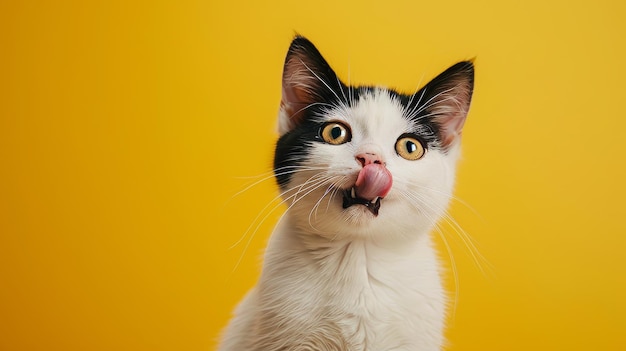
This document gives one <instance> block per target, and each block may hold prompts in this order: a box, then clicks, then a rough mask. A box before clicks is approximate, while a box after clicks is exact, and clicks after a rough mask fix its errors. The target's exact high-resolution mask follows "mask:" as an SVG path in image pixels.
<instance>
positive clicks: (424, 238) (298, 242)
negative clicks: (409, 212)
mask: <svg viewBox="0 0 626 351" xmlns="http://www.w3.org/2000/svg"><path fill="white" fill-rule="evenodd" d="M431 247H432V243H431V238H430V236H429V234H428V232H427V231H426V230H425V231H424V232H422V233H420V232H412V233H406V235H398V233H372V235H362V236H358V235H353V236H347V237H346V236H342V235H341V234H337V233H326V232H325V233H320V232H318V231H317V230H315V229H314V228H302V227H297V226H295V225H293V222H292V220H291V219H290V218H289V217H287V218H285V219H284V220H283V221H282V222H281V223H279V225H278V226H277V227H276V229H275V230H274V233H273V235H272V238H271V239H270V245H269V247H268V254H270V255H271V254H272V253H273V252H275V253H277V254H278V257H279V258H280V260H284V259H285V256H286V255H290V256H293V257H296V258H297V259H298V260H300V261H306V263H307V264H313V266H315V265H341V264H345V262H343V263H342V259H344V258H345V257H347V254H350V255H348V256H352V257H356V256H357V255H360V256H362V257H363V259H365V260H374V261H376V262H377V263H378V264H385V263H389V264H394V263H395V262H397V261H398V260H403V259H405V258H408V259H413V258H414V257H415V256H416V255H424V254H425V253H426V252H428V253H430V252H432V250H431ZM422 251H424V252H422Z"/></svg>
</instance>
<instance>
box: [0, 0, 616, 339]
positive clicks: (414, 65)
mask: <svg viewBox="0 0 626 351" xmlns="http://www.w3.org/2000/svg"><path fill="white" fill-rule="evenodd" d="M624 18H626V7H625V5H624V2H623V1H615V0H614V1H539V0H529V1H516V2H507V1H466V0H463V1H461V0H454V1H448V2H440V1H432V0H430V1H395V0H391V1H345V2H342V1H319V2H295V1H277V2H263V1H255V2H252V1H250V2H237V1H224V0H220V1H172V2H164V1H139V2H133V1H91V2H90V1H75V2H71V1H47V2H46V1H21V2H10V1H3V2H2V3H0V349H1V350H212V349H214V347H215V340H216V338H217V337H218V334H219V331H220V330H221V328H223V326H224V325H225V324H226V323H227V321H228V318H229V315H230V311H231V310H232V308H233V307H234V306H235V304H236V303H237V301H239V299H240V298H241V297H242V296H243V294H244V293H245V291H246V290H247V289H248V288H250V287H251V286H252V285H253V284H254V282H255V280H256V278H257V276H258V274H259V263H260V256H261V253H262V248H263V247H264V245H265V242H266V240H267V237H268V235H269V232H270V231H271V228H272V223H273V222H274V221H275V220H276V219H277V218H278V216H279V215H280V212H281V210H282V209H281V208H277V209H276V210H275V211H271V209H272V207H271V206H270V207H266V205H267V204H268V203H273V204H275V202H272V199H274V196H275V195H276V189H275V187H274V183H273V180H272V179H271V178H270V179H267V180H265V181H261V182H260V183H259V184H258V185H255V186H253V187H251V188H250V189H248V190H246V191H244V192H242V193H238V192H239V191H240V190H242V189H245V188H246V186H247V185H250V184H253V183H254V182H255V181H259V180H262V179H263V177H264V176H266V175H268V174H269V173H267V172H269V171H270V170H271V168H270V167H271V160H272V148H273V144H274V141H275V138H276V134H275V132H274V125H275V116H276V112H277V108H278V103H279V99H280V77H281V70H282V62H283V58H284V55H285V52H286V50H287V47H288V45H289V42H290V40H291V38H292V36H293V34H294V33H295V32H296V31H297V32H299V33H301V34H303V35H306V36H308V37H309V38H310V39H311V40H312V41H314V42H315V43H316V44H317V46H318V48H319V49H320V50H321V51H322V52H323V54H324V55H325V56H326V58H327V59H328V60H329V61H330V63H331V65H333V67H334V68H335V69H336V71H337V72H338V74H339V75H340V76H341V77H342V78H343V79H344V80H347V79H348V77H349V78H350V80H351V82H353V83H354V82H356V83H367V84H382V85H387V86H391V87H395V88H398V89H400V90H403V91H407V92H410V91H413V90H415V89H416V88H417V87H418V85H419V84H420V83H421V84H423V83H425V82H426V81H428V79H430V78H432V77H434V76H435V75H436V74H437V73H439V72H440V71H441V70H443V69H445V68H447V67H448V66H449V65H451V64H453V63H455V62H457V61H459V60H463V59H468V58H473V57H475V58H476V61H475V62H476V89H475V95H474V102H473V105H472V109H471V112H470V115H469V119H468V121H467V124H466V128H465V131H464V140H463V143H464V158H463V160H462V161H461V163H460V167H459V175H458V183H457V191H456V195H457V198H458V199H457V200H455V201H454V202H453V204H452V206H451V210H450V211H451V214H452V216H453V217H454V218H455V219H456V221H457V222H458V223H459V225H460V226H461V227H462V228H463V229H464V230H465V232H467V233H468V234H469V235H471V236H472V238H473V239H474V240H475V241H476V246H477V248H478V250H479V252H480V254H482V255H483V256H484V258H485V259H482V258H480V257H478V259H477V260H478V263H476V262H475V260H474V259H473V257H472V252H473V253H474V255H478V254H477V253H476V252H475V251H471V250H469V249H468V248H467V245H466V244H465V243H464V241H463V239H462V236H461V235H460V234H459V233H458V232H457V230H455V228H454V227H453V226H450V225H443V235H444V237H445V238H446V241H447V242H448V244H449V246H450V252H451V254H449V253H448V252H447V251H446V247H445V244H444V243H443V241H441V242H440V246H441V247H440V249H441V252H442V253H441V257H442V260H443V261H444V263H445V264H446V266H448V267H449V268H450V269H449V274H448V275H447V278H446V279H447V285H448V288H449V289H450V291H451V295H452V296H455V293H454V292H453V291H457V294H456V296H457V298H456V303H455V304H454V309H453V311H451V314H450V318H449V323H448V325H449V328H448V331H447V336H448V338H449V340H450V347H449V349H450V350H622V349H624V348H626V334H625V333H624V332H625V330H626V303H625V302H624V300H625V299H624V297H625V296H626V288H625V283H626V282H625V276H626V274H625V273H626V260H625V257H626V239H625V236H626V211H624V208H625V206H624V199H625V198H626V186H625V185H624V183H625V182H626V172H625V169H626V167H625V162H624V155H625V154H626V133H625V130H626V114H625V112H624V101H625V97H626V88H625V87H626V84H625V81H626V68H625V62H626V45H625V38H626V25H625V24H624ZM259 213H260V214H261V215H259ZM434 235H435V236H436V237H437V238H441V236H439V235H437V234H436V233H435V234H434ZM438 240H439V239H438ZM466 240H467V239H466ZM451 257H452V258H453V259H454V264H451ZM452 268H456V277H457V281H456V283H455V279H454V278H453V274H452V272H453V270H452Z"/></svg>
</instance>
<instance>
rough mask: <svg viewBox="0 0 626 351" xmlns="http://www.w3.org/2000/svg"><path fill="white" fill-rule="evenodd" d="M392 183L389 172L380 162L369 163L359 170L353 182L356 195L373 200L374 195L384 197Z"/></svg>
mask: <svg viewBox="0 0 626 351" xmlns="http://www.w3.org/2000/svg"><path fill="white" fill-rule="evenodd" d="M392 183H393V180H392V177H391V173H390V172H389V170H387V167H385V166H384V165H382V164H377V163H371V164H369V165H366V166H365V167H363V169H361V172H359V175H358V177H357V178H356V184H354V190H355V191H356V196H358V197H360V198H362V199H365V200H368V201H373V200H375V199H376V197H385V196H387V194H388V193H389V190H391V184H392Z"/></svg>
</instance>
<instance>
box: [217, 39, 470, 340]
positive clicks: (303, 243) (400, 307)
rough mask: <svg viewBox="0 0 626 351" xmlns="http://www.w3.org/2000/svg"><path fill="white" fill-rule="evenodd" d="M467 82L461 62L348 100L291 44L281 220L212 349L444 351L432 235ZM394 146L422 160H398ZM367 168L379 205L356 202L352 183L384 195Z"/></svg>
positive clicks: (349, 93)
mask: <svg viewBox="0 0 626 351" xmlns="http://www.w3.org/2000/svg"><path fill="white" fill-rule="evenodd" d="M473 75H474V70H473V65H472V63H471V62H460V63H458V64H456V65H454V66H452V67H450V68H449V69H448V70H446V71H445V72H443V73H442V74H440V75H439V76H438V77H436V78H435V79H433V80H432V81H431V82H430V83H428V84H427V85H426V86H424V87H423V88H422V89H421V90H419V91H418V92H417V93H415V94H412V95H404V94H400V93H398V92H395V91H392V90H389V89H385V88H379V87H350V86H348V85H345V84H344V83H343V82H341V80H340V79H338V77H337V76H336V75H335V73H334V72H333V70H332V69H331V68H330V66H329V65H328V63H327V62H326V61H325V60H324V58H323V57H322V56H321V54H320V53H319V52H318V51H317V49H316V48H315V47H314V46H313V44H311V43H310V42H309V41H308V40H306V39H305V38H302V37H296V38H295V39H294V41H293V42H292V44H291V47H290V49H289V52H288V54H287V58H286V60H285V68H284V73H283V98H282V101H281V109H280V113H279V132H280V138H279V140H278V142H277V146H276V156H275V164H274V166H275V170H274V171H275V175H276V179H277V182H278V184H279V187H280V190H281V195H282V198H283V199H284V202H285V204H286V205H287V206H288V208H287V211H286V213H285V215H284V216H283V217H282V219H281V220H280V222H279V223H278V224H277V226H276V228H275V230H274V232H273V233H272V236H271V239H270V242H269V244H268V247H267V250H266V253H265V260H264V265H263V272H262V275H261V277H260V280H259V282H258V284H257V286H256V287H254V288H253V289H252V290H251V291H250V292H249V294H248V295H247V296H246V297H245V299H244V300H243V301H242V302H241V304H240V305H239V306H238V308H237V309H236V311H235V315H234V317H233V319H232V321H231V322H230V325H229V326H228V328H227V329H226V331H225V333H224V336H223V340H222V343H221V346H220V350H222V351H242V350H256V351H287V350H316V351H330V350H332V351H338V350H342V351H343V350H345V351H385V350H389V351H391V350H395V351H400V350H406V351H408V350H413V351H414V350H439V349H441V347H442V345H443V344H444V340H443V330H444V319H445V311H446V294H445V292H444V291H443V288H442V286H441V281H440V268H439V264H438V261H437V255H436V253H435V252H434V250H433V247H432V242H431V237H430V235H429V232H430V231H431V230H432V229H433V227H434V225H435V224H436V222H437V220H438V219H439V218H440V217H441V216H442V215H443V214H444V212H445V210H446V207H447V204H448V201H449V199H450V197H451V195H452V189H453V184H454V175H455V165H456V161H457V158H458V155H459V141H460V134H461V130H462V127H463V124H464V121H465V117H466V115H467V111H468V109H469V104H470V100H471V95H472V89H473ZM336 124H338V125H339V126H340V127H342V128H343V129H342V128H339V129H337V128H335V129H326V128H329V127H328V126H329V125H330V126H331V128H332V126H334V125H336ZM325 131H326V132H328V133H325ZM340 132H342V133H343V134H342V133H340ZM329 136H330V137H331V138H334V137H337V139H333V140H330V141H329V140H328V139H329ZM405 138H408V139H405ZM407 140H408V142H407ZM335 141H337V143H336V144H335ZM418 144H419V145H418ZM404 147H406V149H407V150H409V151H411V150H417V151H419V150H423V152H424V153H423V155H422V156H421V157H420V158H419V159H416V160H412V159H407V158H406V157H405V156H406V152H404V153H403V152H402V151H403V150H401V148H404ZM405 151H406V150H405ZM403 155H404V156H403ZM414 155H418V154H414ZM366 160H368V161H367V162H366ZM370 161H371V162H370ZM370 163H372V164H375V167H377V168H376V169H379V170H381V172H388V173H389V174H390V176H388V177H392V179H393V185H392V186H391V189H390V190H389V191H388V193H387V191H386V189H385V191H382V190H380V193H381V194H383V195H384V198H382V200H379V199H378V196H377V197H373V198H367V199H358V196H359V195H358V194H359V193H358V192H359V191H360V190H359V189H360V188H358V187H357V186H356V183H357V179H359V177H362V178H364V179H366V181H371V182H373V185H371V187H373V188H375V189H377V188H376V187H379V188H381V189H382V188H383V187H384V186H385V185H386V184H387V183H384V184H383V185H379V184H378V183H376V182H381V181H380V180H378V178H376V179H374V178H375V177H373V176H370V174H366V175H362V174H363V173H364V172H365V171H363V170H364V169H365V168H366V165H367V164H370ZM385 174H386V173H385ZM368 177H369V178H372V179H374V180H367V179H368ZM384 177H387V176H384ZM384 177H383V178H384ZM383 181H386V182H391V179H386V178H385V179H383ZM355 188H356V189H357V192H356V195H354V189H355ZM351 191H353V192H352V194H353V195H352V196H351V195H350V193H351ZM361 191H362V190H361ZM355 196H356V197H357V199H356V200H354V199H353V198H354V197H355ZM381 197H382V196H381ZM346 198H349V199H352V200H350V201H347V200H346ZM376 202H378V205H379V207H380V208H379V210H377V211H373V210H372V209H371V208H370V207H372V206H374V204H375V203H376Z"/></svg>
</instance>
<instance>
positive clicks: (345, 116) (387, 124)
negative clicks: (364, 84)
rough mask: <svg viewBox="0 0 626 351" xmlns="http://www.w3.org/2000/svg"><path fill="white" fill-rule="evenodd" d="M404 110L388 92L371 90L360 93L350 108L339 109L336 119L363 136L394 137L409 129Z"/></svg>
mask: <svg viewBox="0 0 626 351" xmlns="http://www.w3.org/2000/svg"><path fill="white" fill-rule="evenodd" d="M404 110H405V108H404V106H403V104H402V103H401V101H400V100H399V99H398V98H397V96H395V95H393V94H391V93H390V92H389V90H387V89H385V88H371V89H367V90H364V91H360V92H359V95H358V96H357V97H355V99H354V102H353V103H352V104H350V106H343V107H342V108H340V109H339V115H340V116H338V117H339V118H340V119H341V120H343V121H345V122H346V123H347V124H349V125H350V126H351V128H352V129H353V130H358V131H359V132H361V133H364V134H365V135H369V136H376V135H394V134H397V133H402V132H406V131H408V130H409V129H411V122H410V121H409V120H407V119H406V118H404Z"/></svg>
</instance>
